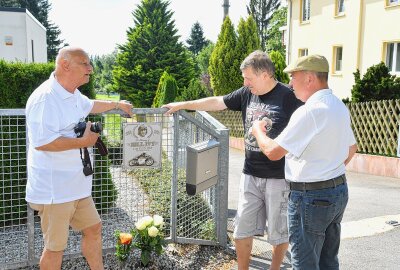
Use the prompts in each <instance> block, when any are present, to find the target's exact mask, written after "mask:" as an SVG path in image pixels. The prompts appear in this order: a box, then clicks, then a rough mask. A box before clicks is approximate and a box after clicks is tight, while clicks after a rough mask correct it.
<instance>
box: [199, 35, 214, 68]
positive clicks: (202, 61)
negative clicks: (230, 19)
mask: <svg viewBox="0 0 400 270" xmlns="http://www.w3.org/2000/svg"><path fill="white" fill-rule="evenodd" d="M214 47H215V44H214V43H212V42H210V44H208V45H207V46H206V47H204V48H203V49H202V50H201V51H200V52H199V54H198V55H197V56H196V62H197V64H198V66H199V69H200V73H201V74H208V65H209V62H210V57H211V53H212V51H213V50H214Z"/></svg>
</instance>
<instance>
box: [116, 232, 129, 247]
mask: <svg viewBox="0 0 400 270" xmlns="http://www.w3.org/2000/svg"><path fill="white" fill-rule="evenodd" d="M119 240H120V241H121V244H123V245H129V244H130V243H131V242H132V234H130V233H120V234H119Z"/></svg>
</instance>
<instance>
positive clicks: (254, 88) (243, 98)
mask: <svg viewBox="0 0 400 270" xmlns="http://www.w3.org/2000/svg"><path fill="white" fill-rule="evenodd" d="M240 69H241V71H242V76H243V87H241V88H239V89H238V90H236V91H233V92H232V93H230V94H227V95H225V96H216V97H208V98H203V99H199V100H193V101H184V102H174V103H170V104H167V105H164V106H163V107H165V108H168V111H167V114H170V113H174V112H176V111H177V110H182V109H187V110H202V111H218V110H225V109H227V108H229V109H231V110H235V111H241V112H242V118H243V127H244V133H245V136H244V143H245V155H246V158H245V162H244V168H243V173H242V175H241V178H240V186H239V199H238V208H237V212H236V217H235V229H234V231H233V238H234V239H235V248H236V254H237V263H238V270H244V269H249V264H250V257H251V249H252V245H253V237H254V236H259V235H264V232H265V230H267V232H268V242H269V243H270V244H271V245H272V260H271V265H270V268H269V269H270V270H278V269H280V265H281V263H282V261H283V259H284V257H285V254H286V250H287V248H288V246H289V243H288V242H289V239H288V229H287V210H286V209H287V200H288V193H289V192H288V187H287V184H286V181H285V171H284V167H285V161H284V159H283V158H282V159H280V160H275V161H271V160H269V159H268V158H267V157H266V156H265V155H264V154H263V153H262V152H261V150H260V148H259V146H258V144H257V142H256V140H255V138H254V136H253V135H252V134H251V130H250V129H251V127H252V123H253V121H255V120H256V119H263V121H264V122H265V123H266V124H267V127H266V128H267V129H268V132H269V134H270V136H272V137H273V138H275V136H277V135H278V134H279V133H280V132H281V131H282V130H283V129H284V128H285V126H286V125H287V123H288V122H289V119H290V116H291V115H292V113H293V112H294V111H295V110H296V109H297V108H298V107H299V106H301V105H303V103H302V102H301V101H300V100H298V99H297V98H296V97H295V95H294V93H293V91H292V90H291V89H290V88H289V87H287V86H286V85H284V84H282V83H280V82H278V81H276V80H275V67H274V64H273V63H272V61H271V59H270V58H269V56H268V55H267V53H265V52H262V51H254V52H252V53H250V54H249V55H248V56H247V57H246V58H245V59H244V60H243V62H242V64H241V66H240ZM282 157H283V156H282ZM266 222H268V226H266Z"/></svg>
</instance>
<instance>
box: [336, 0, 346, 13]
mask: <svg viewBox="0 0 400 270" xmlns="http://www.w3.org/2000/svg"><path fill="white" fill-rule="evenodd" d="M344 11H345V7H344V0H336V16H339V15H344Z"/></svg>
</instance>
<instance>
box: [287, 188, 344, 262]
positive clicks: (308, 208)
mask: <svg viewBox="0 0 400 270" xmlns="http://www.w3.org/2000/svg"><path fill="white" fill-rule="evenodd" d="M348 198H349V194H348V189H347V183H344V184H341V185H339V186H336V187H334V188H326V189H320V190H312V191H296V190H291V191H290V196H289V203H288V226H289V243H290V246H291V257H292V266H293V269H294V270H319V269H321V270H328V269H339V260H338V256H337V255H338V252H339V245H340V222H341V221H342V218H343V213H344V210H345V208H346V205H347V201H348Z"/></svg>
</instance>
